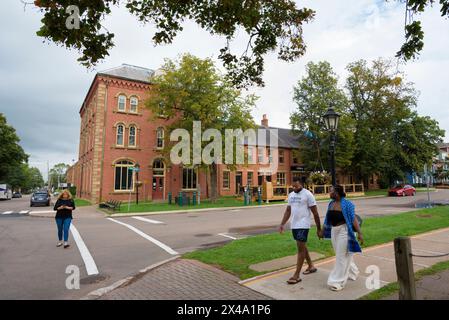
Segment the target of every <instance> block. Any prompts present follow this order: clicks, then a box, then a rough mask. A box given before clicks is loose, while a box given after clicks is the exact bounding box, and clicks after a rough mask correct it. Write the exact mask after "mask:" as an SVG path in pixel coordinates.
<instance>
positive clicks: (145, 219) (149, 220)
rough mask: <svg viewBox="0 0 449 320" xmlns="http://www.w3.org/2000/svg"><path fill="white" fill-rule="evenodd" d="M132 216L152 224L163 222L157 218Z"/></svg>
mask: <svg viewBox="0 0 449 320" xmlns="http://www.w3.org/2000/svg"><path fill="white" fill-rule="evenodd" d="M133 218H134V219H137V220H140V221H144V222H148V223H153V224H164V223H163V222H162V221H157V220H152V219H147V218H142V217H133Z"/></svg>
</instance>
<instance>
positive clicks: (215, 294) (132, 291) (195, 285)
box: [100, 259, 270, 300]
mask: <svg viewBox="0 0 449 320" xmlns="http://www.w3.org/2000/svg"><path fill="white" fill-rule="evenodd" d="M238 281H239V279H238V278H237V277H234V276H232V275H230V274H228V273H226V272H223V271H221V270H219V269H216V268H214V267H211V266H208V265H206V264H203V263H201V262H198V261H194V260H185V259H178V260H175V261H172V262H169V263H167V264H165V265H162V266H160V267H158V268H156V269H153V270H151V271H149V272H148V273H146V274H145V275H143V276H142V277H138V278H136V279H135V280H133V281H132V282H131V283H129V284H128V285H126V286H124V287H121V288H118V289H115V290H113V291H111V292H109V293H107V294H105V295H103V296H102V297H101V298H100V299H102V300H122V299H133V300H268V299H270V298H269V297H267V296H265V295H263V294H261V293H258V292H256V291H253V290H252V289H250V288H247V287H244V286H242V285H240V284H238Z"/></svg>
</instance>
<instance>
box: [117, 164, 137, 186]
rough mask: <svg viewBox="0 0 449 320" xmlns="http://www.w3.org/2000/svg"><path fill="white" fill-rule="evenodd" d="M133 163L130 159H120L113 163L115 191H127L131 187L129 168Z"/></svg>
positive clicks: (131, 180)
mask: <svg viewBox="0 0 449 320" xmlns="http://www.w3.org/2000/svg"><path fill="white" fill-rule="evenodd" d="M133 165H134V164H133V163H132V162H131V161H127V160H122V161H118V162H116V163H115V165H114V166H115V177H114V180H115V183H114V189H115V190H117V191H129V190H132V189H133V171H132V170H130V167H132V166H133Z"/></svg>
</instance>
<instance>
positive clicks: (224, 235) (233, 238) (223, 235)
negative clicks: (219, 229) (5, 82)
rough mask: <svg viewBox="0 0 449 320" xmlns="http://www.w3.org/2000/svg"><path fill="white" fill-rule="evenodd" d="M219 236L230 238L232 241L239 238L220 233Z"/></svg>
mask: <svg viewBox="0 0 449 320" xmlns="http://www.w3.org/2000/svg"><path fill="white" fill-rule="evenodd" d="M218 235H219V236H222V237H226V238H230V239H232V240H237V238H235V237H231V236H230V235H228V234H226V233H219V234H218Z"/></svg>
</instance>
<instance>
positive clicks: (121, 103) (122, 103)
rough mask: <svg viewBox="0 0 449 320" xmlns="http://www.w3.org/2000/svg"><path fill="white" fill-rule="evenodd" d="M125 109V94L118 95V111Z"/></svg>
mask: <svg viewBox="0 0 449 320" xmlns="http://www.w3.org/2000/svg"><path fill="white" fill-rule="evenodd" d="M125 110H126V96H125V95H123V94H121V95H119V96H118V111H125Z"/></svg>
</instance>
